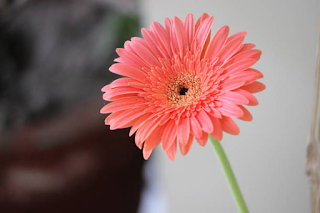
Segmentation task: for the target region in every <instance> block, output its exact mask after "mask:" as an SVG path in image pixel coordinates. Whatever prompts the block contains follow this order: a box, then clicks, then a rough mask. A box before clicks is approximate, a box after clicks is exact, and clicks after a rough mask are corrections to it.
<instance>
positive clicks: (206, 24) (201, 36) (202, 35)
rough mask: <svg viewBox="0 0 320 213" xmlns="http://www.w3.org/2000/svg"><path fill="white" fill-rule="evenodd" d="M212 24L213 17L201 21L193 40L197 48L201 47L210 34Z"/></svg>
mask: <svg viewBox="0 0 320 213" xmlns="http://www.w3.org/2000/svg"><path fill="white" fill-rule="evenodd" d="M212 22H213V17H208V18H207V19H205V20H204V21H203V23H202V24H201V26H200V27H199V28H198V30H197V31H196V35H195V38H196V40H197V44H198V45H199V46H203V45H204V44H205V41H206V40H207V37H208V35H209V32H210V28H211V25H212Z"/></svg>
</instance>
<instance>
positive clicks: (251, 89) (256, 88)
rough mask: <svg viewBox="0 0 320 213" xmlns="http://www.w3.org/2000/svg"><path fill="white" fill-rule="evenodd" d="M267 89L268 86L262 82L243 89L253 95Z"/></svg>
mask: <svg viewBox="0 0 320 213" xmlns="http://www.w3.org/2000/svg"><path fill="white" fill-rule="evenodd" d="M265 88H266V86H265V85H264V84H263V83H261V82H258V81H256V82H253V83H252V84H248V85H245V86H243V87H241V89H243V90H246V91H248V92H251V93H257V92H261V91H263V90H264V89H265Z"/></svg>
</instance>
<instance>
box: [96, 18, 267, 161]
mask: <svg viewBox="0 0 320 213" xmlns="http://www.w3.org/2000/svg"><path fill="white" fill-rule="evenodd" d="M212 22H213V17H211V16H208V14H203V15H202V16H201V17H200V18H199V19H198V20H197V22H196V23H195V21H194V17H193V15H192V14H189V15H187V17H186V19H185V21H184V22H183V21H182V20H181V19H179V18H177V17H175V18H174V19H169V18H167V19H166V20H165V27H163V26H162V25H161V24H159V23H158V22H154V23H152V24H151V26H150V30H148V29H142V31H141V32H142V35H143V38H136V37H134V38H132V39H131V41H127V42H125V44H124V48H118V49H117V53H118V55H119V58H117V59H115V61H116V62H118V63H115V64H113V65H112V66H111V67H110V71H111V72H113V73H116V74H118V75H122V76H125V77H124V78H119V79H117V80H115V81H114V82H112V83H111V84H109V85H106V86H105V87H104V88H103V89H102V91H103V92H105V93H104V95H103V98H104V100H106V101H112V102H111V103H108V104H107V105H105V106H104V107H103V108H102V109H101V113H111V114H110V115H109V116H108V117H107V118H106V120H105V123H106V124H107V125H110V129H112V130H113V129H119V128H127V127H131V131H130V136H131V135H133V134H134V133H136V135H135V142H136V145H137V146H138V147H139V148H140V149H142V148H143V156H144V158H145V159H148V158H149V156H150V154H151V153H152V150H153V149H154V148H156V147H157V146H158V145H159V144H160V143H162V147H163V149H164V150H165V151H166V153H167V155H168V157H169V158H170V159H171V160H174V159H175V156H176V152H177V145H178V143H179V147H180V151H181V153H182V154H183V155H186V154H187V153H188V152H189V150H190V147H191V145H192V142H193V139H194V138H195V139H196V140H197V141H198V143H199V144H200V145H202V146H204V145H205V144H206V142H207V140H208V134H211V135H212V136H213V137H214V138H215V139H216V140H218V141H220V140H221V139H222V134H223V131H224V132H227V133H229V134H232V135H237V134H239V128H238V126H237V124H236V123H235V122H234V121H233V119H232V118H238V119H241V120H245V121H251V120H252V116H251V114H250V113H249V111H248V110H247V109H246V108H244V107H243V105H249V106H253V105H257V104H258V101H257V99H256V98H255V97H254V96H253V95H252V93H256V92H260V91H262V90H263V89H264V88H265V86H264V85H263V84H262V83H260V82H257V81H256V80H257V79H259V78H262V77H263V75H262V74H261V73H260V72H259V71H257V70H255V69H252V68H250V67H251V66H252V65H254V64H255V63H256V62H257V61H258V59H259V58H260V55H261V51H260V50H257V49H253V48H254V47H255V45H254V44H251V43H246V44H243V41H244V37H245V35H246V32H240V33H236V34H234V35H232V36H230V37H228V34H229V27H228V26H224V27H222V28H220V29H219V30H218V31H217V32H216V33H215V35H214V36H213V38H212V39H211V36H210V34H211V29H210V28H211V25H212Z"/></svg>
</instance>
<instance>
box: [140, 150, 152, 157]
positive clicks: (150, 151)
mask: <svg viewBox="0 0 320 213" xmlns="http://www.w3.org/2000/svg"><path fill="white" fill-rule="evenodd" d="M142 153H143V158H144V159H145V160H148V159H149V157H150V155H151V153H152V150H146V149H143V151H142Z"/></svg>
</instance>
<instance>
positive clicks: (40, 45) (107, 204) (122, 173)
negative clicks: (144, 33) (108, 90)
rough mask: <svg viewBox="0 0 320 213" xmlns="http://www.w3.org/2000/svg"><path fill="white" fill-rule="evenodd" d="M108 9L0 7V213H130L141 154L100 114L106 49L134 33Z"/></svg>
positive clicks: (78, 2) (91, 5)
mask: <svg viewBox="0 0 320 213" xmlns="http://www.w3.org/2000/svg"><path fill="white" fill-rule="evenodd" d="M130 2H131V4H132V2H134V1H130ZM115 6H116V3H115V2H113V3H111V1H104V0H64V1H57V0H16V1H3V0H0V13H1V14H0V18H1V20H0V69H1V75H0V135H1V136H0V210H1V211H2V212H10V213H15V212H17V213H18V212H115V213H117V212H119V213H122V212H126V213H128V212H136V211H137V208H138V205H139V200H140V192H141V188H142V185H143V180H142V167H143V160H142V157H141V152H140V150H138V149H137V148H136V147H135V144H134V141H133V139H132V138H129V137H128V131H127V130H122V131H110V130H109V127H106V126H104V124H103V119H104V116H103V115H100V114H99V110H100V108H101V107H102V106H103V104H104V103H103V101H102V99H101V95H102V93H101V92H100V89H101V88H102V86H104V85H105V84H107V83H109V82H111V81H112V80H114V79H115V78H116V76H115V75H112V74H111V73H110V72H108V71H107V68H108V67H109V66H110V64H111V63H112V61H113V59H114V58H115V57H116V55H115V51H114V50H115V48H116V47H118V46H120V45H122V44H123V42H124V41H123V40H124V39H129V38H130V37H131V36H133V35H134V34H137V31H136V30H137V27H138V19H137V16H136V15H134V14H132V13H124V12H122V13H119V12H118V8H117V7H115ZM131 14H132V15H131Z"/></svg>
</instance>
